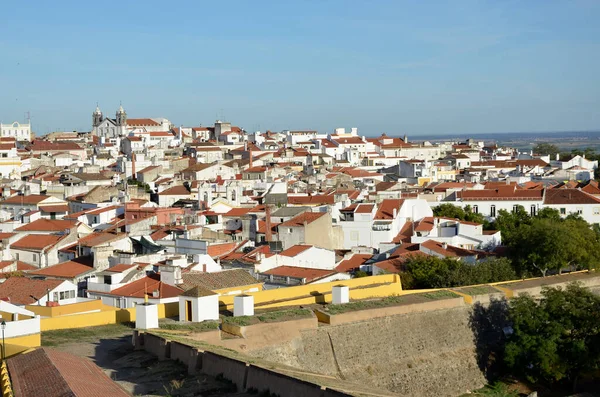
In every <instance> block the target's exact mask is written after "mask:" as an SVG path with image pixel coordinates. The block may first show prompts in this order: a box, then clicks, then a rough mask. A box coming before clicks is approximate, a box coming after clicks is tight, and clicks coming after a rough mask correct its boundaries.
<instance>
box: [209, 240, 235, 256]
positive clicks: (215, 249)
mask: <svg viewBox="0 0 600 397" xmlns="http://www.w3.org/2000/svg"><path fill="white" fill-rule="evenodd" d="M235 247H237V243H224V244H210V245H209V246H208V248H207V249H206V253H207V254H208V255H209V256H210V257H212V258H214V257H218V256H223V255H225V254H228V253H230V252H231V251H233V250H234V249H235Z"/></svg>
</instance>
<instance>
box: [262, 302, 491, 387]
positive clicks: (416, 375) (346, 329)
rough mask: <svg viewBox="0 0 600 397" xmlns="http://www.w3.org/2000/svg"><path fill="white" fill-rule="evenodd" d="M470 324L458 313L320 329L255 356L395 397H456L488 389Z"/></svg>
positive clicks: (467, 312) (466, 315)
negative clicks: (371, 386)
mask: <svg viewBox="0 0 600 397" xmlns="http://www.w3.org/2000/svg"><path fill="white" fill-rule="evenodd" d="M469 318H470V308H469V307H456V308H451V309H444V310H435V311H428V312H415V313H408V314H404V315H397V316H392V317H385V318H376V319H372V320H369V321H363V322H355V323H348V324H344V325H338V326H330V327H321V328H319V329H317V330H309V331H307V332H303V333H302V338H301V339H300V340H295V341H293V342H291V343H287V344H285V345H280V346H277V347H271V348H268V349H263V350H261V351H259V352H253V354H255V355H256V356H259V357H261V358H263V359H265V360H270V361H275V362H280V363H282V364H287V365H292V366H296V367H298V368H302V369H304V370H306V371H311V372H316V371H319V372H320V373H323V374H327V375H333V376H336V377H338V378H341V379H346V380H348V381H351V382H353V383H361V384H371V385H373V386H374V387H376V388H380V389H387V390H389V391H391V392H394V393H396V394H399V395H406V396H457V395H460V394H462V393H464V392H466V391H467V390H473V389H475V388H478V387H481V386H483V385H484V384H485V383H486V380H485V377H484V376H483V374H482V372H481V370H480V369H479V366H478V363H477V359H476V357H477V356H476V347H475V343H474V339H473V332H472V331H471V328H470V325H469Z"/></svg>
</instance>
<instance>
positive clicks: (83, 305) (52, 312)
mask: <svg viewBox="0 0 600 397" xmlns="http://www.w3.org/2000/svg"><path fill="white" fill-rule="evenodd" d="M103 307H105V305H103V304H102V300H100V299H97V300H93V301H89V302H80V303H72V304H70V305H62V306H52V307H48V306H38V305H27V306H25V309H27V310H31V311H32V312H34V313H35V314H38V315H40V316H42V317H57V316H65V315H68V314H76V313H85V312H91V311H94V310H102V309H103Z"/></svg>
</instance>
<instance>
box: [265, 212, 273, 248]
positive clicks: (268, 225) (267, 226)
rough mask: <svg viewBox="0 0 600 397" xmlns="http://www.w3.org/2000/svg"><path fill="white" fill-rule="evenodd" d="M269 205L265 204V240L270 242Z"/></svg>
mask: <svg viewBox="0 0 600 397" xmlns="http://www.w3.org/2000/svg"><path fill="white" fill-rule="evenodd" d="M271 238H272V236H271V207H270V206H269V204H265V241H266V242H267V243H270V242H271Z"/></svg>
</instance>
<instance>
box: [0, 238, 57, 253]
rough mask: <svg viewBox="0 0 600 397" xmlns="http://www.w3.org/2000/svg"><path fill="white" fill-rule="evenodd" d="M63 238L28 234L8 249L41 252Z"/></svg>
mask: <svg viewBox="0 0 600 397" xmlns="http://www.w3.org/2000/svg"><path fill="white" fill-rule="evenodd" d="M64 237H65V236H57V235H55V234H29V235H27V236H25V237H23V238H21V239H19V240H17V241H15V242H14V243H12V244H11V245H10V247H11V248H14V249H21V250H28V251H41V250H43V249H45V248H49V247H52V246H54V245H55V244H56V243H58V242H59V241H60V240H62V239H63V238H64Z"/></svg>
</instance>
